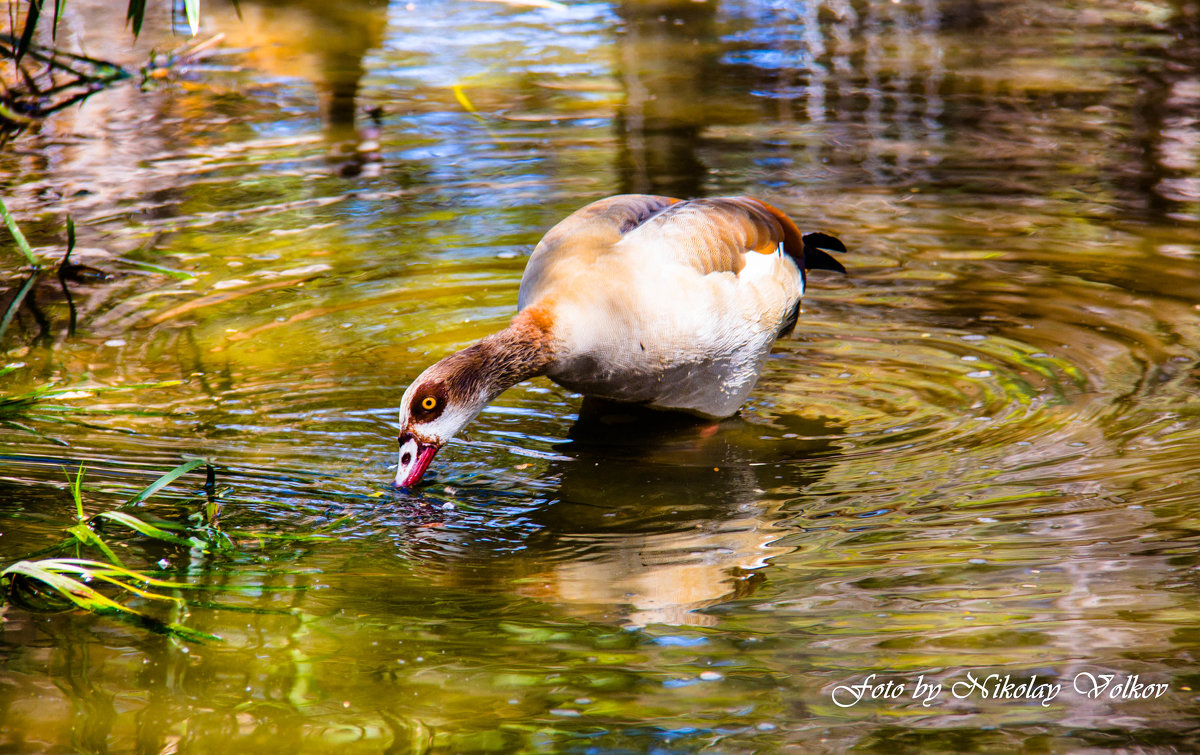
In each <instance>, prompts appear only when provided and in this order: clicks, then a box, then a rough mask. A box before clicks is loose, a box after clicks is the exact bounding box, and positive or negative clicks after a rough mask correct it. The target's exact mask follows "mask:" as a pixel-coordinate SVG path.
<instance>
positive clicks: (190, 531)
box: [0, 459, 232, 641]
mask: <svg viewBox="0 0 1200 755" xmlns="http://www.w3.org/2000/svg"><path fill="white" fill-rule="evenodd" d="M201 466H204V467H205V468H206V478H205V485H204V491H203V501H204V506H203V507H202V508H201V509H200V510H199V511H197V512H196V514H197V515H196V516H194V517H193V520H192V521H190V522H189V523H187V524H176V523H165V522H152V521H149V520H148V519H149V518H148V517H146V516H145V515H142V516H138V515H136V514H134V513H131V512H130V511H129V509H132V508H134V507H136V506H138V505H139V504H141V503H142V502H144V501H146V500H147V499H148V498H150V497H151V496H153V495H155V494H156V493H158V492H159V491H160V490H162V489H163V488H165V487H166V486H167V485H170V484H171V483H172V482H174V481H176V480H178V479H179V478H180V477H183V476H184V475H186V474H188V473H189V472H191V471H193V470H195V469H198V468H199V467H201ZM83 474H84V467H83V465H80V467H79V469H78V471H77V472H76V473H75V475H74V478H73V479H70V478H69V480H70V483H71V485H70V491H71V497H72V499H73V501H74V503H75V524H73V525H72V526H70V527H68V528H66V532H67V534H68V536H69V537H67V538H65V539H64V540H63V541H61V542H59V543H57V544H55V545H53V546H50V547H49V548H46V549H43V550H42V551H39V552H38V553H35V554H32V555H30V556H29V557H27V558H24V559H21V560H19V561H17V562H15V563H13V564H10V565H9V566H8V567H6V568H5V569H4V570H3V571H0V589H2V591H3V597H4V600H5V601H6V602H10V603H15V604H19V605H22V606H24V607H27V608H30V609H34V610H61V609H64V608H65V609H79V610H83V611H86V612H88V613H94V614H98V615H102V616H109V617H112V618H116V619H121V620H127V621H131V622H133V623H135V624H137V625H139V626H142V627H145V628H148V629H151V630H152V631H156V632H161V633H163V634H168V635H171V636H174V637H179V638H181V639H187V640H192V641H203V640H219V639H220V638H219V637H216V636H215V635H211V634H207V633H205V632H200V631H197V630H195V629H191V628H189V627H185V626H182V625H180V624H178V623H173V622H164V621H162V620H160V619H157V618H155V617H153V616H150V615H149V614H146V613H144V612H143V611H139V610H137V609H135V608H132V607H130V606H128V605H126V604H125V603H122V602H120V601H119V600H117V599H115V598H114V597H110V596H109V595H106V594H105V593H103V592H101V591H100V590H99V589H98V588H97V587H93V584H97V585H101V586H107V587H109V588H116V591H117V594H118V595H121V594H124V595H125V596H126V597H138V598H144V599H147V600H156V601H165V602H171V603H174V604H176V605H177V606H179V607H181V608H182V607H183V606H184V605H185V603H184V601H183V599H182V598H181V597H179V596H177V595H170V594H166V593H164V592H162V591H163V590H172V591H177V590H184V589H195V586H194V585H190V584H188V583H186V582H176V581H172V580H166V579H160V578H158V577H155V576H153V575H152V574H151V573H150V572H149V571H146V570H139V569H133V568H130V567H128V566H126V565H125V564H124V563H122V561H121V559H120V558H119V557H118V556H117V555H116V553H115V552H114V551H113V549H112V548H111V547H110V546H109V545H108V543H107V542H105V540H104V538H103V537H102V536H101V533H100V529H101V527H102V525H104V524H106V523H112V524H116V525H119V526H121V527H124V528H126V529H129V530H131V531H133V532H136V533H138V534H139V535H142V536H144V537H148V538H151V539H154V540H158V541H160V542H164V543H170V544H172V545H182V546H186V547H188V548H194V549H198V550H201V551H209V552H211V551H217V550H224V549H227V548H230V547H232V542H231V541H230V539H229V537H228V536H227V535H226V534H225V533H223V532H222V531H221V530H220V528H219V527H218V525H217V516H218V512H219V508H220V507H219V501H218V498H217V493H216V486H215V472H214V469H213V467H212V465H211V464H209V463H207V462H205V461H203V460H200V459H193V460H191V461H188V462H185V463H183V464H180V465H179V466H177V467H175V468H174V469H172V470H170V471H169V472H167V473H166V474H164V475H162V476H161V477H159V478H158V479H157V480H155V481H154V482H152V483H150V484H149V485H148V486H146V487H145V488H143V489H142V490H141V491H140V492H139V493H137V494H136V495H134V496H133V497H132V498H130V499H129V500H128V501H126V502H125V503H124V504H122V505H121V506H118V507H117V508H115V509H112V510H108V511H102V512H100V513H98V514H94V515H92V516H88V515H87V514H86V513H85V511H84V505H83ZM85 548H87V549H93V550H95V551H98V552H99V554H100V555H101V556H102V557H103V558H104V559H105V560H103V561H101V560H96V559H87V558H81V557H80V553H81V551H82V550H83V549H85ZM68 549H74V551H75V556H74V557H49V558H36V556H39V555H42V554H45V553H48V552H55V551H63V550H68Z"/></svg>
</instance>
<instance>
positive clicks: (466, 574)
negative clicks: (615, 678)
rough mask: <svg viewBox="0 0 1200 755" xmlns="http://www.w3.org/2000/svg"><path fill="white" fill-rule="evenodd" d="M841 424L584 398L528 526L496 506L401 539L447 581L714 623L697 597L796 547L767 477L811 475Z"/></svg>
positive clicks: (605, 614) (797, 482) (590, 608)
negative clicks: (471, 520)
mask: <svg viewBox="0 0 1200 755" xmlns="http://www.w3.org/2000/svg"><path fill="white" fill-rule="evenodd" d="M835 433H836V430H835V429H834V428H830V427H827V426H826V425H825V424H824V423H822V422H820V421H817V420H804V419H799V418H793V419H790V420H789V421H787V425H786V426H780V425H778V424H776V425H759V424H752V423H751V422H748V421H747V420H745V419H742V418H741V417H740V416H735V417H732V418H729V419H725V420H722V421H720V422H711V421H702V420H697V419H695V418H692V417H687V416H682V415H673V414H669V413H663V412H654V411H650V410H644V409H638V408H636V407H630V406H622V405H618V404H609V403H604V402H597V401H591V400H588V401H586V402H585V404H584V406H583V408H582V410H581V412H580V418H579V420H578V421H577V422H576V424H575V425H574V426H573V427H572V428H571V430H570V434H569V438H568V441H567V442H565V443H561V444H559V445H558V446H556V448H555V450H556V451H557V452H558V453H559V454H560V455H559V456H558V457H557V458H556V459H555V460H553V461H551V463H550V465H549V467H548V468H547V469H546V471H545V473H544V475H542V476H543V477H544V479H547V480H554V481H557V485H556V486H555V491H554V492H553V493H552V494H551V495H550V497H549V500H548V501H547V502H545V503H541V504H540V505H537V506H536V507H535V508H534V509H533V510H532V511H529V512H527V513H526V514H525V515H524V516H523V517H520V518H521V520H522V526H521V531H520V532H516V533H513V532H509V533H504V532H502V531H498V530H497V529H496V527H495V521H494V520H490V519H489V520H487V521H485V522H480V523H478V526H477V527H470V528H466V529H464V528H461V527H426V528H421V529H420V531H419V532H418V533H416V536H415V538H413V539H410V540H408V542H407V543H406V546H407V548H408V549H410V553H409V556H410V557H411V558H412V559H413V561H414V562H415V563H416V564H418V565H419V566H418V568H419V569H420V570H421V571H425V572H427V573H429V575H430V576H431V577H432V578H433V579H434V580H435V581H437V582H438V583H439V584H441V585H444V586H453V587H477V588H481V589H488V588H489V587H492V586H496V587H500V586H503V587H504V588H505V589H515V591H516V592H517V593H518V594H521V595H525V596H527V597H530V598H535V599H537V600H540V601H546V602H551V603H556V604H558V605H559V606H560V608H561V609H562V610H563V611H564V612H566V613H567V614H569V615H572V616H576V617H580V618H586V619H588V620H595V621H607V622H613V623H617V624H621V625H623V626H628V627H640V626H645V625H650V624H667V625H693V626H708V625H711V624H713V623H714V622H715V618H713V617H711V616H709V615H707V614H705V613H704V612H703V611H702V609H705V608H708V607H712V606H715V605H718V604H720V603H722V602H725V601H728V600H732V599H735V598H740V597H745V596H747V595H749V594H751V593H752V592H753V591H754V590H755V589H756V588H757V586H758V585H760V584H762V583H763V582H764V581H765V580H764V576H763V572H762V568H763V567H764V566H765V565H767V563H768V561H769V559H770V558H772V557H773V556H777V555H781V554H783V553H785V552H786V551H787V550H789V549H788V548H785V547H780V546H777V545H775V544H774V543H775V541H777V540H778V539H779V538H781V537H782V536H783V535H785V534H786V531H785V530H783V529H781V528H780V527H778V526H777V525H776V522H777V521H778V520H779V519H781V518H782V517H783V516H784V513H783V511H782V510H783V507H784V505H785V500H783V499H781V498H779V497H777V496H771V495H768V494H767V493H765V491H767V490H775V491H778V490H780V489H794V490H798V489H802V488H804V487H806V486H808V485H810V484H812V483H813V482H814V481H816V480H817V479H818V478H819V476H820V474H821V469H822V468H823V467H822V465H820V464H813V463H810V462H811V459H812V457H814V456H818V455H819V454H821V452H822V451H824V450H827V448H828V446H829V439H830V438H831V437H832V436H833V435H834V434H835ZM480 492H482V491H472V490H470V489H469V488H464V489H460V490H459V491H458V494H459V495H460V497H461V498H463V499H466V500H470V499H472V498H474V497H475V496H476V495H477V494H479V493H480ZM498 503H499V504H500V505H502V502H499V501H492V500H489V501H486V502H481V504H480V506H481V507H495V506H496V505H497V504H498ZM500 529H501V530H502V529H503V528H502V527H501V528H500ZM510 586H511V587H510Z"/></svg>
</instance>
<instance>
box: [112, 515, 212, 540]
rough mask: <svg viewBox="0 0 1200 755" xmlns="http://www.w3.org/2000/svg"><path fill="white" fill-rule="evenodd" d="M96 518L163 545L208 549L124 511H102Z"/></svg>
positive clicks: (190, 538) (191, 538)
mask: <svg viewBox="0 0 1200 755" xmlns="http://www.w3.org/2000/svg"><path fill="white" fill-rule="evenodd" d="M96 518H104V519H108V520H109V521H112V522H116V523H117V524H123V525H125V526H126V527H128V528H129V529H131V530H135V531H137V532H140V533H142V534H143V535H145V536H146V537H152V538H154V539H155V540H162V541H163V542H164V543H173V544H175V545H183V546H186V547H188V548H207V547H208V544H207V543H205V542H204V541H203V540H200V539H199V538H195V537H189V538H182V537H179V536H177V535H173V534H171V533H170V532H167V531H166V530H164V529H162V528H160V527H155V526H154V525H153V524H150V523H149V522H143V521H142V520H141V519H138V518H137V517H136V516H132V515H131V514H126V513H125V512H124V511H102V512H100V513H99V514H97V515H96Z"/></svg>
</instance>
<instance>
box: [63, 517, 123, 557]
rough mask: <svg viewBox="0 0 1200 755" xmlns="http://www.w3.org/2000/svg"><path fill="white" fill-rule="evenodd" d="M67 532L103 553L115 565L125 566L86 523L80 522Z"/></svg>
mask: <svg viewBox="0 0 1200 755" xmlns="http://www.w3.org/2000/svg"><path fill="white" fill-rule="evenodd" d="M67 532H68V533H69V534H70V535H72V536H73V537H74V538H75V539H76V540H78V541H79V542H80V543H82V544H83V545H91V546H94V547H95V548H96V550H98V551H100V552H101V553H103V554H104V556H105V558H107V559H108V560H109V561H111V562H113V563H114V564H116V565H118V566H124V565H125V564H124V563H122V562H121V559H119V558H117V554H116V553H113V551H112V548H109V547H108V544H107V543H105V542H104V541H103V540H101V539H100V536H99V535H97V534H96V533H95V532H94V531H93V530H92V528H91V527H89V526H87V524H86V523H83V522H80V523H79V524H77V525H75V526H74V527H68V528H67Z"/></svg>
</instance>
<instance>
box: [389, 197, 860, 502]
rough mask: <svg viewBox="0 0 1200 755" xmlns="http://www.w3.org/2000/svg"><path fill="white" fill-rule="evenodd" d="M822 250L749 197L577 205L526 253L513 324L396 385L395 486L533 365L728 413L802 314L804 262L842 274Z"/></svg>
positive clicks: (814, 237) (699, 411)
mask: <svg viewBox="0 0 1200 755" xmlns="http://www.w3.org/2000/svg"><path fill="white" fill-rule="evenodd" d="M824 249H829V250H833V251H839V252H844V251H846V247H845V246H844V245H843V244H842V242H840V241H838V240H837V239H835V238H833V237H832V236H827V235H825V234H823V233H808V234H805V235H803V236H801V234H800V231H799V230H798V229H797V228H796V225H795V223H793V222H792V221H791V220H790V219H789V218H788V217H787V216H786V215H784V214H783V213H782V212H780V211H779V210H777V209H775V208H774V207H772V206H770V205H768V204H766V203H765V202H762V201H759V200H757V199H751V198H749V197H731V198H724V199H692V200H687V201H681V200H678V199H672V198H670V197H657V196H649V195H644V194H627V195H620V196H615V197H608V198H607V199H601V200H599V201H597V202H593V203H591V204H589V205H587V206H586V207H584V208H582V209H580V210H577V211H576V212H574V213H572V214H571V215H570V216H569V217H567V218H566V219H565V220H563V221H561V222H560V223H558V225H556V226H554V227H553V228H551V229H550V231H549V232H548V233H547V234H546V235H545V237H543V238H542V240H541V242H540V243H538V245H537V248H535V249H534V250H533V255H532V256H531V257H530V258H529V263H528V265H526V267H525V274H524V276H522V278H521V288H520V292H519V293H518V295H517V314H516V316H515V317H513V319H512V322H511V324H510V325H509V326H508V327H507V328H505V329H504V330H502V331H500V332H499V333H494V334H492V335H490V336H488V337H486V338H484V339H483V340H482V341H480V342H479V343H477V344H475V345H474V346H470V347H468V348H466V349H464V350H462V351H459V352H457V353H455V354H451V355H450V356H448V357H446V358H445V359H443V360H441V361H440V362H438V363H437V364H434V365H433V366H432V367H430V368H428V369H427V370H425V371H424V372H422V373H421V375H420V376H419V377H418V378H417V379H416V380H415V381H413V383H412V385H410V386H409V387H408V390H406V391H405V392H404V397H403V398H402V399H401V401H400V427H401V433H400V438H399V440H400V456H399V465H398V466H397V468H396V484H397V485H398V486H401V487H409V486H412V485H414V484H415V483H416V482H417V481H418V480H420V479H421V476H422V475H423V474H425V470H426V469H428V468H429V463H430V461H432V460H433V456H434V454H436V453H437V452H438V449H440V448H441V447H442V446H443V445H445V444H446V442H447V441H449V440H450V438H452V437H454V436H455V435H456V434H457V433H458V432H459V431H461V430H462V429H463V427H464V426H465V425H466V424H467V423H468V422H470V421H471V420H472V419H474V417H475V415H477V414H478V413H479V412H480V411H481V410H482V409H483V407H485V406H487V404H488V403H490V402H491V401H492V400H493V399H495V398H496V397H497V396H499V395H500V394H501V393H503V392H504V391H505V390H506V389H508V388H509V387H511V386H513V385H516V384H517V383H519V382H521V381H522V380H526V379H528V378H531V377H534V376H536V375H546V376H548V377H549V378H550V379H551V380H553V381H554V382H556V383H558V384H560V385H562V386H565V387H566V388H568V389H570V390H572V391H576V392H579V393H582V394H585V395H588V396H596V397H599V398H603V399H609V400H613V401H621V402H632V403H637V404H642V405H645V406H649V407H652V408H655V409H670V410H677V411H684V412H690V413H692V414H696V415H700V416H703V417H711V418H719V417H726V416H729V415H731V414H733V413H734V412H736V411H737V410H738V407H740V406H741V405H742V402H743V401H745V399H746V396H747V395H749V393H750V391H751V389H753V388H754V384H755V382H756V381H757V380H758V373H759V371H760V370H761V369H762V366H763V362H765V361H766V358H767V355H768V353H770V351H771V346H772V344H774V343H775V339H776V338H778V337H779V336H781V335H787V334H789V333H791V331H792V329H793V328H794V327H795V325H796V318H797V316H798V314H799V311H800V297H801V295H802V294H803V293H804V283H805V275H804V271H805V270H812V269H822V270H836V271H839V272H843V273H844V272H845V271H846V270H845V268H844V267H842V265H841V263H839V262H838V261H837V260H835V259H834V258H833V257H831V256H830V255H829V254H827V253H826V252H825V251H822V250H824Z"/></svg>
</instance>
